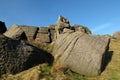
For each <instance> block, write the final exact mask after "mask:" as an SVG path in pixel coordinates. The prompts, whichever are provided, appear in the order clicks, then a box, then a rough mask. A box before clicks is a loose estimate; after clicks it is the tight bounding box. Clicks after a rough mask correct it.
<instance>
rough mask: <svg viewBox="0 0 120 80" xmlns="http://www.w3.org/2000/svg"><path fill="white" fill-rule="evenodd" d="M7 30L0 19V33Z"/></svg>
mask: <svg viewBox="0 0 120 80" xmlns="http://www.w3.org/2000/svg"><path fill="white" fill-rule="evenodd" d="M6 30H7V28H6V26H5V23H4V22H2V21H0V34H2V33H4V32H5V31H6Z"/></svg>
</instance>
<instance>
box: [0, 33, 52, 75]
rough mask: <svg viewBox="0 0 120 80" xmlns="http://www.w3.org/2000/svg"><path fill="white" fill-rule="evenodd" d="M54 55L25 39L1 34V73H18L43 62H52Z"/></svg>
mask: <svg viewBox="0 0 120 80" xmlns="http://www.w3.org/2000/svg"><path fill="white" fill-rule="evenodd" d="M52 61H53V57H52V56H51V55H50V54H49V53H47V52H45V51H43V50H40V49H37V48H36V47H33V46H31V45H29V44H26V43H25V42H24V41H18V40H13V39H10V38H7V37H5V36H3V35H0V75H2V74H4V73H7V72H9V73H13V74H15V73H17V72H20V71H23V70H26V69H28V68H30V67H33V66H35V65H37V64H41V63H51V62H52Z"/></svg>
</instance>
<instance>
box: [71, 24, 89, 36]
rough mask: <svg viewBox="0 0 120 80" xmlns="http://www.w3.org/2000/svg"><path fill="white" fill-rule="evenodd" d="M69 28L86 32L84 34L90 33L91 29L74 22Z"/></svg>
mask: <svg viewBox="0 0 120 80" xmlns="http://www.w3.org/2000/svg"><path fill="white" fill-rule="evenodd" d="M71 29H72V30H74V31H75V32H76V31H80V32H83V33H86V34H91V31H90V30H89V29H88V28H87V27H85V26H81V25H76V24H75V25H73V26H72V27H71Z"/></svg>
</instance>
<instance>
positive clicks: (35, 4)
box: [0, 0, 120, 35]
mask: <svg viewBox="0 0 120 80" xmlns="http://www.w3.org/2000/svg"><path fill="white" fill-rule="evenodd" d="M59 15H62V16H64V17H66V18H68V19H69V21H70V24H71V25H72V24H80V25H84V26H87V27H88V28H89V29H90V30H91V31H92V33H93V34H111V35H112V34H113V33H114V32H115V31H119V30H120V0H0V20H1V21H3V22H5V23H6V26H7V27H8V28H9V26H11V25H12V24H19V25H31V26H38V27H39V26H48V25H49V24H55V23H56V21H57V18H58V16H59Z"/></svg>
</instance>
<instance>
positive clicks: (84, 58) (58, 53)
mask: <svg viewBox="0 0 120 80" xmlns="http://www.w3.org/2000/svg"><path fill="white" fill-rule="evenodd" d="M108 48H109V39H108V38H106V37H103V36H94V35H88V34H85V33H82V32H79V31H77V32H69V33H65V34H61V35H59V37H58V39H57V40H56V41H55V44H54V49H53V55H54V57H55V63H56V64H58V63H59V64H60V65H63V66H66V67H67V68H70V69H71V70H72V71H74V72H77V73H79V74H83V75H88V76H96V75H99V74H100V73H101V72H102V69H103V67H104V62H106V61H105V60H106V59H105V58H106V54H107V50H108Z"/></svg>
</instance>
